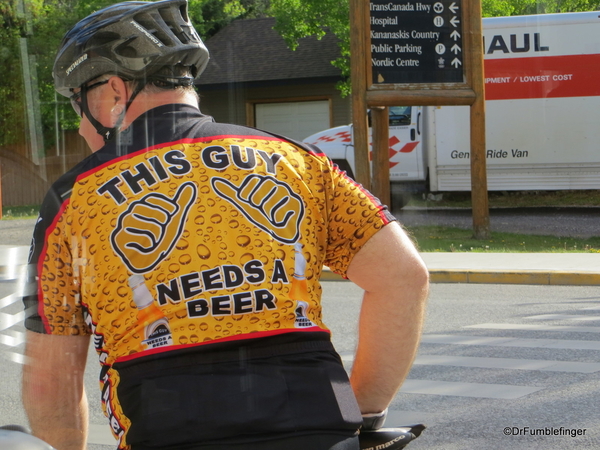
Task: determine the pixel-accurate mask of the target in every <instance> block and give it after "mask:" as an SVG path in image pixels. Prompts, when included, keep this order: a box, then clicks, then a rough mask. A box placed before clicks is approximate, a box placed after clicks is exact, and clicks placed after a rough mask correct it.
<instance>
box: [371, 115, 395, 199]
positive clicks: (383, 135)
mask: <svg viewBox="0 0 600 450" xmlns="http://www.w3.org/2000/svg"><path fill="white" fill-rule="evenodd" d="M371 120H372V122H373V177H372V181H371V188H372V192H373V195H375V196H376V197H377V198H379V200H380V201H381V203H383V204H384V205H388V206H390V204H391V196H390V144H389V141H390V129H389V120H390V119H389V109H388V108H386V107H374V108H371Z"/></svg>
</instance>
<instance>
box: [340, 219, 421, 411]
mask: <svg viewBox="0 0 600 450" xmlns="http://www.w3.org/2000/svg"><path fill="white" fill-rule="evenodd" d="M347 275H348V278H349V279H350V280H351V281H353V282H354V283H356V284H357V285H358V286H359V287H361V288H362V289H364V290H365V294H364V298H363V303H362V306H361V313H360V321H359V333H358V335H359V336H358V338H359V339H358V347H357V350H356V356H355V359H354V364H353V367H352V374H351V376H350V382H351V384H352V388H353V390H354V393H355V395H356V398H357V400H358V405H359V407H360V410H361V412H362V413H363V414H366V413H379V412H382V411H383V410H385V409H386V408H387V407H388V405H389V403H390V402H391V401H392V399H393V398H394V396H395V394H396V392H397V391H398V389H399V388H400V386H401V384H402V382H403V381H404V379H405V378H406V376H407V375H408V372H409V371H410V368H411V366H412V363H413V361H414V358H415V355H416V353H417V348H418V346H419V340H420V336H421V330H422V327H423V319H424V315H425V302H426V299H427V294H428V285H429V281H428V272H427V268H426V267H425V265H424V263H423V261H422V259H421V257H420V256H419V254H418V252H417V250H416V248H415V247H414V245H413V244H412V242H411V240H410V239H409V238H408V236H407V235H406V233H405V232H404V231H403V230H402V228H401V227H400V226H399V225H398V224H397V223H396V222H392V223H390V224H388V225H386V226H385V227H383V228H382V229H381V230H380V231H378V232H377V233H376V234H375V235H373V236H372V237H371V238H370V239H369V240H368V241H367V242H366V243H365V245H364V246H363V247H362V248H361V249H360V250H359V252H358V253H357V254H356V255H355V256H354V259H353V260H352V261H351V263H350V266H349V268H348V271H347Z"/></svg>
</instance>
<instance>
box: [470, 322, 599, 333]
mask: <svg viewBox="0 0 600 450" xmlns="http://www.w3.org/2000/svg"><path fill="white" fill-rule="evenodd" d="M463 328H476V329H486V330H524V331H569V332H575V333H600V327H578V326H570V325H541V324H525V323H481V324H478V325H466V326H464V327H463Z"/></svg>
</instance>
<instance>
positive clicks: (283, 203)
mask: <svg viewBox="0 0 600 450" xmlns="http://www.w3.org/2000/svg"><path fill="white" fill-rule="evenodd" d="M211 182H212V186H213V189H214V190H215V192H216V193H217V194H218V195H219V196H220V197H221V198H224V199H225V200H227V201H229V202H230V203H232V204H233V205H234V206H235V207H236V208H237V209H239V210H240V211H241V212H242V213H243V214H244V216H246V218H247V219H248V220H249V221H250V222H252V223H253V224H254V225H256V226H257V227H259V228H260V229H262V230H264V231H266V232H267V233H269V234H270V235H272V236H273V237H274V238H275V239H277V240H278V241H280V242H283V243H286V244H293V243H294V242H296V241H297V240H298V237H299V236H300V221H301V220H302V217H303V216H304V204H303V203H302V199H301V198H300V197H299V196H298V195H297V194H295V193H294V192H293V191H292V190H291V189H290V187H289V186H288V185H287V184H285V183H282V182H281V181H278V180H277V179H275V178H273V177H267V176H262V175H255V174H253V175H249V176H247V177H246V178H244V181H243V182H242V184H241V185H240V186H236V185H234V184H233V183H231V182H230V181H228V180H225V179H223V178H213V179H212V180H211Z"/></svg>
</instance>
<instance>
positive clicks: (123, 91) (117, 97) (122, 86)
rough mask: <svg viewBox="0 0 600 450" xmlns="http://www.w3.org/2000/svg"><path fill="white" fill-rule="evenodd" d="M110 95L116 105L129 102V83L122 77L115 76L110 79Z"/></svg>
mask: <svg viewBox="0 0 600 450" xmlns="http://www.w3.org/2000/svg"><path fill="white" fill-rule="evenodd" d="M108 86H109V95H110V96H111V98H112V100H113V101H114V103H115V105H117V104H119V103H122V104H125V103H126V102H127V97H128V91H127V84H126V83H125V81H123V80H122V79H121V78H119V77H117V76H114V77H110V78H109V80H108Z"/></svg>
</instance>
